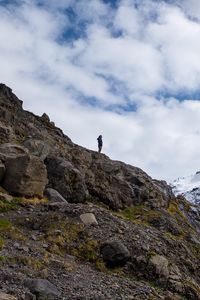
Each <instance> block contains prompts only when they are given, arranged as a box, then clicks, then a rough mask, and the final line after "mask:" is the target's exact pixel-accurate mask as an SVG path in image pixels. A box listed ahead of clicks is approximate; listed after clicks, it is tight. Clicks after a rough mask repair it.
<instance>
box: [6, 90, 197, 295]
mask: <svg viewBox="0 0 200 300" xmlns="http://www.w3.org/2000/svg"><path fill="white" fill-rule="evenodd" d="M199 261H200V211H199V208H198V207H197V206H195V205H192V204H190V203H189V202H187V201H186V200H185V199H184V198H183V197H179V198H176V197H175V196H174V194H173V193H172V190H171V188H170V187H169V186H168V185H167V184H166V182H164V181H158V180H154V179H152V178H151V177H150V176H148V175H147V174H146V173H145V172H143V171H142V170H141V169H139V168H136V167H133V166H130V165H127V164H125V163H122V162H119V161H112V160H110V159H109V158H108V157H107V156H106V155H104V154H99V153H97V152H94V151H90V150H88V149H85V148H83V147H80V146H78V145H75V144H74V143H73V142H72V141H71V140H70V139H69V138H68V137H67V136H66V135H65V134H64V133H63V132H62V130H61V129H59V128H57V127H56V126H55V124H54V123H53V122H51V121H50V119H49V117H48V116H47V115H46V114H45V113H44V114H43V116H41V117H39V116H35V115H34V114H32V113H30V112H27V111H25V110H23V107H22V101H20V100H19V99H18V98H17V97H16V96H15V95H14V94H13V93H12V90H11V89H10V88H8V87H7V86H5V85H3V84H0V265H1V268H0V299H2V300H3V299H7V300H9V299H10V300H12V299H13V300H14V299H27V300H28V299H63V300H64V299H91V300H93V299H102V300H103V299H116V300H117V299H138V300H155V299H163V300H164V299H165V300H170V299H171V300H176V299H177V300H178V299H192V300H193V299H200V268H199Z"/></svg>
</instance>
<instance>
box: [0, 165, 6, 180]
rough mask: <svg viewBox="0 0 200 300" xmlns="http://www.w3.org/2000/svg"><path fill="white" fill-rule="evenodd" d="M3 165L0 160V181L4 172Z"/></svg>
mask: <svg viewBox="0 0 200 300" xmlns="http://www.w3.org/2000/svg"><path fill="white" fill-rule="evenodd" d="M5 170H6V168H5V165H4V164H3V163H2V162H1V161H0V182H1V181H2V179H3V177H4V174H5Z"/></svg>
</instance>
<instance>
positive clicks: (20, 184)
mask: <svg viewBox="0 0 200 300" xmlns="http://www.w3.org/2000/svg"><path fill="white" fill-rule="evenodd" d="M5 166H6V173H5V177H4V180H3V182H2V186H3V187H4V188H5V189H6V190H7V191H8V192H9V193H10V194H13V195H19V196H33V195H41V194H43V191H44V188H45V185H46V184H47V171H46V167H45V165H44V164H43V162H42V161H41V160H40V159H39V158H38V157H36V156H32V155H22V156H18V157H13V158H7V159H6V162H5Z"/></svg>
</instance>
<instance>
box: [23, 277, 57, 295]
mask: <svg viewBox="0 0 200 300" xmlns="http://www.w3.org/2000/svg"><path fill="white" fill-rule="evenodd" d="M25 285H26V286H27V287H28V288H29V290H30V292H31V293H33V294H34V295H36V296H37V299H44V300H53V299H57V298H58V297H60V295H61V293H60V291H59V290H58V289H57V287H56V286H55V285H54V284H52V283H51V282H49V281H48V280H46V279H28V280H27V281H26V282H25Z"/></svg>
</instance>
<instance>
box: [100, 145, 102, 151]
mask: <svg viewBox="0 0 200 300" xmlns="http://www.w3.org/2000/svg"><path fill="white" fill-rule="evenodd" d="M101 149H102V146H100V145H99V153H101Z"/></svg>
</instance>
